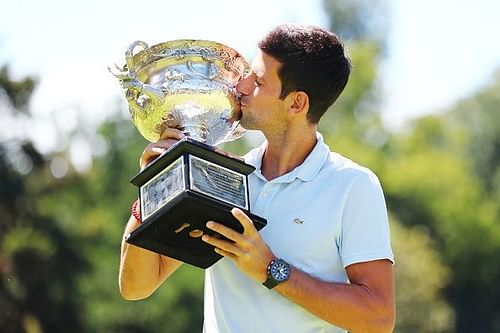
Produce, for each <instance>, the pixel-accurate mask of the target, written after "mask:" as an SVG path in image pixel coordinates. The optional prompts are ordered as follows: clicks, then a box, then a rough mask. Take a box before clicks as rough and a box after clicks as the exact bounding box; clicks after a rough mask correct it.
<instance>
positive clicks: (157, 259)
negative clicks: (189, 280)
mask: <svg viewBox="0 0 500 333" xmlns="http://www.w3.org/2000/svg"><path fill="white" fill-rule="evenodd" d="M139 225H140V222H138V221H137V220H136V219H135V218H134V217H133V216H131V217H130V219H129V221H128V223H127V226H126V228H125V232H124V237H123V238H122V244H121V256H120V272H119V286H120V293H121V295H122V296H123V297H124V298H126V299H129V300H137V299H143V298H146V297H148V296H150V295H151V294H152V293H153V292H154V291H155V290H156V289H157V288H158V287H159V286H160V285H161V283H162V282H163V281H165V279H166V278H168V277H169V276H170V275H171V274H172V273H173V272H174V271H175V270H176V269H177V268H178V267H179V266H180V265H181V264H182V262H180V261H177V260H175V259H172V258H168V257H164V256H161V255H160V254H158V253H155V252H151V251H148V250H145V249H142V248H140V247H137V246H135V245H132V244H129V243H127V242H126V241H125V235H127V234H129V233H130V232H132V231H133V230H134V229H136V228H137V227H138V226H139Z"/></svg>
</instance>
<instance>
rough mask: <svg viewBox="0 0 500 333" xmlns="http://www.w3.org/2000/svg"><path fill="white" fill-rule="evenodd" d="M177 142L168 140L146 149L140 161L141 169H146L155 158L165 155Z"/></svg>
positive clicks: (151, 144) (155, 143)
mask: <svg viewBox="0 0 500 333" xmlns="http://www.w3.org/2000/svg"><path fill="white" fill-rule="evenodd" d="M176 142H177V140H174V139H167V140H160V141H158V142H154V143H150V144H149V145H147V146H146V148H144V151H143V152H142V155H141V158H140V160H139V165H140V166H141V168H144V167H145V166H146V165H147V164H149V163H151V162H152V161H153V160H154V159H155V158H157V157H158V156H160V155H161V154H162V153H164V152H165V151H166V150H167V149H168V148H170V147H172V146H173V145H174V144H175V143H176Z"/></svg>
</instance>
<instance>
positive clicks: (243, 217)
mask: <svg viewBox="0 0 500 333" xmlns="http://www.w3.org/2000/svg"><path fill="white" fill-rule="evenodd" d="M231 213H232V214H233V216H234V217H235V218H236V219H237V220H238V222H240V224H241V225H242V226H243V234H247V235H254V234H256V233H257V229H256V228H255V226H254V224H253V222H252V220H251V219H250V218H249V217H248V216H247V214H245V213H244V212H243V211H242V210H241V209H239V208H233V209H231Z"/></svg>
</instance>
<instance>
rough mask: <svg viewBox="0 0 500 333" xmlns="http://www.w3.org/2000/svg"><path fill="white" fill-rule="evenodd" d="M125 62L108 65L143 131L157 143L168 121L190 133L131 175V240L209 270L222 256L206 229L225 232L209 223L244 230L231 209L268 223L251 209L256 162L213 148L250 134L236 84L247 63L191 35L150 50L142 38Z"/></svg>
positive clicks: (229, 50)
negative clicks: (134, 200)
mask: <svg viewBox="0 0 500 333" xmlns="http://www.w3.org/2000/svg"><path fill="white" fill-rule="evenodd" d="M136 50H138V52H136ZM125 60H126V64H125V65H124V66H123V67H122V68H120V67H118V66H116V65H114V67H110V68H109V70H110V71H111V73H112V74H113V75H114V76H115V77H116V78H117V79H118V80H119V81H120V84H121V87H122V88H123V91H124V93H125V97H126V99H127V102H128V105H129V111H130V114H131V117H132V122H133V123H134V125H135V126H136V127H137V129H138V131H139V132H140V133H141V135H142V136H143V137H144V138H146V139H147V140H149V141H151V142H155V141H158V140H159V139H160V135H161V133H162V132H163V130H164V129H165V128H166V126H168V127H176V128H178V129H180V130H182V131H183V132H184V134H185V135H186V137H185V138H184V139H182V140H180V141H179V142H177V143H176V144H174V145H173V146H172V147H171V148H169V149H168V150H167V151H166V152H164V153H163V154H162V155H161V156H160V157H158V158H157V159H156V160H154V161H153V162H151V163H150V164H148V165H147V166H146V167H145V168H144V169H143V170H142V171H141V172H140V173H139V174H137V175H136V176H135V177H133V178H132V180H131V183H132V184H134V185H136V186H137V187H138V189H139V200H140V208H141V218H142V224H141V225H140V226H139V227H138V228H137V229H136V230H134V231H133V232H132V233H130V234H129V235H127V242H129V243H131V244H134V245H137V246H140V247H142V248H145V249H148V250H151V251H154V252H157V253H160V254H163V255H166V256H169V257H172V258H175V259H178V260H181V261H184V262H187V263H189V264H191V265H194V266H197V267H201V268H207V267H209V266H211V265H212V264H214V263H215V262H216V261H218V260H219V259H220V258H221V256H220V255H219V254H217V253H215V252H214V249H213V247H212V246H211V245H209V244H206V243H205V242H203V241H202V240H201V236H202V235H203V234H209V235H212V236H216V237H219V236H220V235H217V234H214V232H213V231H211V230H210V229H208V228H206V226H205V224H206V222H207V221H209V220H214V221H218V222H220V223H222V224H224V225H226V226H228V227H231V228H232V229H234V230H236V231H239V232H242V231H243V228H242V226H241V225H240V223H239V222H238V221H237V220H236V219H235V218H234V217H233V216H232V214H231V209H232V208H233V207H238V208H240V209H241V210H243V211H244V212H245V213H246V214H247V215H248V216H249V217H250V218H251V219H252V221H253V222H254V225H255V227H256V228H257V229H258V230H260V229H261V228H263V227H264V226H265V225H266V220H265V219H263V218H261V217H259V216H256V215H254V214H252V213H250V201H249V188H248V175H249V174H250V173H251V172H253V170H254V167H253V166H251V165H248V164H246V163H244V162H243V161H241V160H239V159H235V158H231V157H228V156H226V155H224V154H221V153H219V152H217V151H216V150H215V148H214V146H215V145H217V144H220V143H222V142H227V141H231V140H234V139H236V138H239V137H240V136H241V135H242V134H243V133H244V131H245V130H244V129H243V128H242V127H241V126H240V125H239V119H240V117H241V110H240V106H239V97H238V93H237V91H236V88H235V86H236V84H237V83H238V81H239V80H240V79H241V78H242V77H243V76H244V75H245V74H246V73H247V72H248V68H249V66H248V63H247V62H246V61H245V59H244V58H243V57H242V56H241V55H240V54H239V53H238V52H237V51H235V50H234V49H232V48H230V47H228V46H226V45H223V44H220V43H216V42H213V41H206V40H186V39H184V40H175V41H168V42H165V43H160V44H156V45H153V46H151V47H149V46H148V45H147V44H146V43H144V42H142V41H136V42H134V43H132V44H131V45H130V46H129V47H128V48H127V50H126V52H125ZM220 237H222V236H220Z"/></svg>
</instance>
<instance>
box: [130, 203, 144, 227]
mask: <svg viewBox="0 0 500 333" xmlns="http://www.w3.org/2000/svg"><path fill="white" fill-rule="evenodd" d="M130 210H131V213H132V216H133V217H134V218H135V219H136V221H137V222H138V223H139V224H140V223H142V218H141V205H140V202H139V199H137V200H135V201H134V202H133V203H132V207H131V208H130Z"/></svg>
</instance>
